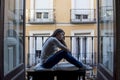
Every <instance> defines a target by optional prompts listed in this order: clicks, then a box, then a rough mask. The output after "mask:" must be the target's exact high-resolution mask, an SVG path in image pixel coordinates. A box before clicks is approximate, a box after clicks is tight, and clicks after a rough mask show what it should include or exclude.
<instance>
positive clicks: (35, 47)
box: [26, 36, 97, 78]
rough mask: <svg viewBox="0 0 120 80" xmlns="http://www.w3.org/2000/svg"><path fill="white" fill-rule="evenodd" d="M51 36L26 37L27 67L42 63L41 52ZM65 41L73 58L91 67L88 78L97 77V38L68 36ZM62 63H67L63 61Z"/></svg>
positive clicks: (87, 73) (87, 74)
mask: <svg viewBox="0 0 120 80" xmlns="http://www.w3.org/2000/svg"><path fill="white" fill-rule="evenodd" d="M48 37H49V36H26V56H27V57H26V67H27V68H30V67H33V66H35V65H36V64H38V63H39V62H40V53H41V52H40V51H41V49H42V45H43V43H44V42H45V40H46V39H47V38H48ZM65 41H66V43H67V45H68V47H69V48H70V50H71V51H72V55H73V57H75V58H76V59H77V60H79V61H81V62H83V63H85V64H87V65H90V66H91V67H93V70H91V71H87V72H86V77H87V78H91V77H92V78H95V77H96V66H97V48H96V44H97V37H96V36H66V37H65ZM61 62H66V60H64V59H63V60H62V61H61Z"/></svg>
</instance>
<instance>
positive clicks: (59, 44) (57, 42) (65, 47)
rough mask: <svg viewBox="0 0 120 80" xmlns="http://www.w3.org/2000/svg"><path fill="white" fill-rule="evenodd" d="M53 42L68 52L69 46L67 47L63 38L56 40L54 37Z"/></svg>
mask: <svg viewBox="0 0 120 80" xmlns="http://www.w3.org/2000/svg"><path fill="white" fill-rule="evenodd" d="M54 43H55V44H56V45H57V46H58V47H59V48H60V49H62V50H65V51H67V52H70V50H69V48H68V47H67V45H66V43H65V41H64V40H61V41H59V40H57V39H56V38H55V39H54Z"/></svg>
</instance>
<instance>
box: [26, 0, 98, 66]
mask: <svg viewBox="0 0 120 80" xmlns="http://www.w3.org/2000/svg"><path fill="white" fill-rule="evenodd" d="M26 1H27V2H26V3H27V5H26V36H33V37H31V38H30V41H28V40H27V42H26V43H27V44H26V45H27V46H26V55H28V53H30V54H35V53H36V50H41V49H42V43H41V42H42V38H40V37H38V38H37V39H36V42H35V38H34V36H50V35H51V34H52V33H53V31H54V30H55V29H57V28H61V29H63V30H64V31H65V33H66V34H65V36H97V27H96V0H84V1H82V0H65V1H61V0H44V1H43V0H26ZM80 5H82V6H80ZM46 39H47V38H45V39H44V40H43V42H44V41H45V40H46ZM76 39H77V38H73V39H72V40H73V41H72V52H73V54H76V52H77V51H76V43H77V42H76ZM66 42H67V44H68V45H70V44H69V40H67V39H66ZM79 42H80V44H81V46H83V47H81V48H80V50H81V53H84V50H85V49H84V42H85V40H84V39H82V40H81V41H79ZM91 42H92V40H91V39H88V40H87V52H92V49H91V47H90V46H91V44H92V43H91ZM35 44H39V45H35ZM28 45H29V46H28ZM69 47H70V46H69ZM94 47H95V46H94ZM94 51H95V52H96V49H95V50H94ZM29 58H30V60H34V59H33V58H31V57H30V56H29ZM26 59H27V58H26ZM26 61H27V60H26ZM30 62H32V61H30ZM30 65H32V63H30Z"/></svg>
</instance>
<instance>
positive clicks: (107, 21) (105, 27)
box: [99, 0, 114, 72]
mask: <svg viewBox="0 0 120 80" xmlns="http://www.w3.org/2000/svg"><path fill="white" fill-rule="evenodd" d="M99 9H100V11H99V12H100V53H101V57H100V59H101V60H100V61H101V63H102V64H103V65H104V66H105V67H106V68H107V69H108V70H110V71H112V72H113V55H114V54H113V53H114V47H113V46H114V26H113V0H100V7H99Z"/></svg>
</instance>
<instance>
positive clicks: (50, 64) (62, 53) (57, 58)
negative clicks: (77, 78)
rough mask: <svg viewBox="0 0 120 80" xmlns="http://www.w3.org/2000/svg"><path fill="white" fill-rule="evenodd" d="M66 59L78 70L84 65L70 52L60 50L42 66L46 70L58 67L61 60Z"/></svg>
mask: <svg viewBox="0 0 120 80" xmlns="http://www.w3.org/2000/svg"><path fill="white" fill-rule="evenodd" d="M63 58H64V59H66V60H67V61H68V62H69V63H71V64H73V65H75V66H76V67H78V68H82V67H83V64H82V63H81V62H79V61H78V60H76V59H75V58H74V57H73V56H72V55H71V53H70V52H66V51H63V50H60V51H58V52H56V53H55V54H53V55H52V56H50V57H49V58H48V59H47V60H46V62H45V63H44V64H42V66H43V67H44V68H52V67H53V66H54V65H56V64H57V63H58V62H59V61H60V60H62V59H63Z"/></svg>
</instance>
